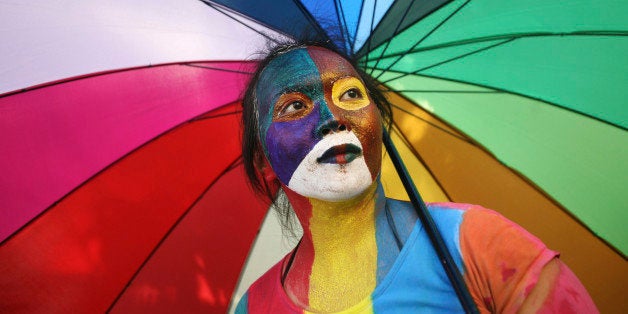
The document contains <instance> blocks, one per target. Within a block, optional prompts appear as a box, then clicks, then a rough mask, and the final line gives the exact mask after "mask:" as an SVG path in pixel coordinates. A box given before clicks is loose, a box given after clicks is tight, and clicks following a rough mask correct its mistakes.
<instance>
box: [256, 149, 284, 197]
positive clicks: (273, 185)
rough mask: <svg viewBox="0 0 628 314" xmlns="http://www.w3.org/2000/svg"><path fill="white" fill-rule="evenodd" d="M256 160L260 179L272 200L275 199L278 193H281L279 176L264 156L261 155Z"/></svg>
mask: <svg viewBox="0 0 628 314" xmlns="http://www.w3.org/2000/svg"><path fill="white" fill-rule="evenodd" d="M256 159H257V162H256V163H255V164H256V166H257V167H258V168H257V174H258V176H259V179H260V181H261V183H262V184H263V185H264V187H265V190H266V192H267V193H268V195H269V197H270V198H271V199H274V198H275V196H276V195H277V191H279V188H281V183H280V182H279V178H277V174H275V171H273V168H272V167H271V166H270V163H269V162H268V160H267V159H266V156H265V155H264V154H259V155H258V156H257V158H256Z"/></svg>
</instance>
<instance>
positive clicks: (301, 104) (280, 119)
mask: <svg viewBox="0 0 628 314" xmlns="http://www.w3.org/2000/svg"><path fill="white" fill-rule="evenodd" d="M243 106H244V108H243V109H244V110H243V122H244V141H243V154H244V159H245V166H246V168H247V172H248V174H249V178H250V181H251V183H252V185H253V186H254V187H256V188H257V189H258V190H260V191H263V192H266V193H267V194H268V193H271V194H272V191H275V190H276V187H280V188H281V189H282V190H283V191H284V192H285V194H286V196H287V199H288V200H289V202H290V204H291V205H292V208H293V209H294V212H295V214H296V217H297V218H298V220H299V222H300V224H301V226H302V227H303V231H304V232H303V233H304V234H303V237H302V239H301V241H300V242H299V244H298V245H297V247H296V248H295V249H294V250H293V251H292V252H291V253H290V254H288V255H287V256H286V257H285V258H284V259H283V260H282V261H280V262H279V263H278V264H277V265H275V266H274V267H273V268H271V269H270V270H269V271H268V272H267V273H266V274H265V275H263V276H262V277H261V278H260V279H259V280H258V281H257V282H255V283H254V284H253V285H252V286H251V287H250V288H249V290H248V292H247V293H246V294H245V296H244V297H243V298H242V300H241V301H240V303H239V305H238V308H237V312H238V313H247V312H250V313H253V312H260V313H302V312H307V311H311V312H342V311H346V312H348V313H362V312H375V313H380V312H381V313H384V312H390V313H406V312H417V311H421V312H462V307H461V305H460V303H459V301H458V300H457V297H456V294H455V292H454V290H453V288H452V287H451V284H450V283H449V280H448V278H447V276H446V275H445V272H444V270H443V267H442V266H441V264H440V262H439V260H438V258H437V256H436V254H435V253H434V249H433V248H432V246H431V244H430V242H429V240H428V238H427V236H426V233H425V231H424V229H423V228H422V225H421V223H420V222H419V221H418V220H417V215H416V212H415V211H414V209H413V208H412V206H411V205H410V204H409V203H406V202H402V201H397V200H393V199H388V198H386V196H385V195H384V192H383V189H382V186H381V183H380V180H379V173H380V167H381V156H382V128H383V127H384V125H385V124H387V123H388V121H390V107H389V104H388V103H387V102H386V100H385V98H384V97H382V95H381V93H380V92H379V91H378V90H377V89H376V88H375V87H374V85H373V84H372V82H371V81H369V80H368V78H367V76H366V75H364V74H363V73H361V72H359V70H357V68H356V67H355V66H354V64H353V63H352V62H350V61H349V59H348V58H347V57H344V56H342V55H341V54H340V53H338V52H337V51H333V49H332V48H330V47H326V48H325V47H322V46H321V45H320V44H308V45H305V44H304V45H299V44H293V45H282V46H279V47H277V48H275V49H274V50H272V51H271V53H270V54H269V55H268V56H267V58H266V59H264V60H263V61H262V62H261V63H260V66H259V68H258V70H257V72H256V73H255V75H254V77H253V79H252V80H251V82H250V84H249V86H248V89H247V92H246V95H245V99H244V101H243ZM271 196H272V195H271ZM429 210H430V212H431V214H432V216H433V218H434V220H435V222H436V224H437V226H438V227H439V230H440V232H441V234H442V235H443V238H444V239H445V242H446V244H447V246H448V249H449V250H450V252H451V254H452V256H453V257H454V260H455V261H456V264H457V266H458V268H459V269H460V270H461V272H462V273H463V275H464V278H465V282H466V284H467V286H468V288H469V290H470V292H471V295H472V297H473V299H474V302H475V303H476V305H477V307H478V309H479V310H480V311H481V312H507V313H512V312H518V311H521V312H533V311H537V310H539V309H546V310H549V311H553V310H557V311H560V312H565V311H567V310H570V309H571V310H572V311H576V312H591V311H593V312H595V311H596V309H595V306H594V304H593V302H592V300H591V299H590V297H589V296H588V294H587V292H586V290H585V289H584V288H583V287H582V285H581V284H580V282H579V281H578V279H577V278H576V277H575V276H574V275H573V273H572V272H571V271H570V270H569V269H568V268H567V267H566V266H564V265H563V264H562V263H561V262H560V261H559V260H558V259H557V256H558V253H556V252H554V251H551V250H549V249H547V248H546V247H545V246H544V245H543V244H542V243H541V242H540V241H539V240H538V239H536V238H534V237H533V236H532V235H530V234H529V233H527V232H525V231H524V230H522V229H521V228H520V227H518V226H516V225H515V224H513V223H512V222H510V221H508V220H506V219H505V218H503V217H502V216H500V215H499V214H497V213H495V212H493V211H490V210H487V209H483V208H481V207H477V206H471V205H463V204H431V205H430V206H429Z"/></svg>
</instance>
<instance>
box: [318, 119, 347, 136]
mask: <svg viewBox="0 0 628 314" xmlns="http://www.w3.org/2000/svg"><path fill="white" fill-rule="evenodd" d="M341 131H351V127H350V126H349V124H348V123H346V122H344V121H339V120H336V119H331V120H327V121H325V122H323V123H322V124H321V125H320V126H319V127H318V128H317V129H316V135H318V137H319V138H322V137H324V136H325V135H327V134H330V133H334V132H341Z"/></svg>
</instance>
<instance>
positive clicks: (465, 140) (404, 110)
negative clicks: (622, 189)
mask: <svg viewBox="0 0 628 314" xmlns="http://www.w3.org/2000/svg"><path fill="white" fill-rule="evenodd" d="M392 105H393V107H395V108H397V109H399V110H401V111H403V112H405V113H407V114H409V115H410V116H412V117H414V118H416V119H419V120H421V121H423V122H425V123H427V124H428V125H430V126H432V127H434V128H436V129H438V130H441V131H443V132H445V133H447V134H449V135H451V136H453V137H455V138H457V139H459V140H461V141H463V142H467V143H469V144H471V145H473V146H478V145H477V144H476V143H475V142H473V141H471V140H470V139H469V138H466V137H462V136H460V135H458V134H455V133H453V132H451V131H449V130H447V129H445V128H443V127H441V126H438V125H436V124H435V123H432V122H430V121H428V120H426V119H424V118H421V117H419V116H418V115H416V114H414V113H412V112H410V111H408V110H406V109H404V108H401V107H399V106H398V105H395V104H392Z"/></svg>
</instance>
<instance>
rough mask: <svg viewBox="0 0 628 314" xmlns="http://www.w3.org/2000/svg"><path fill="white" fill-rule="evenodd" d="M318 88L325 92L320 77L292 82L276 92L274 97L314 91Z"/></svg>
mask: <svg viewBox="0 0 628 314" xmlns="http://www.w3.org/2000/svg"><path fill="white" fill-rule="evenodd" d="M317 88H320V89H321V92H324V88H323V84H322V82H321V80H320V79H318V80H310V82H305V83H300V84H291V85H288V86H287V87H285V88H283V89H280V90H279V91H278V92H277V93H275V95H274V97H279V96H281V95H283V94H288V93H295V92H296V93H303V92H306V91H313V90H316V89H317Z"/></svg>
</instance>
